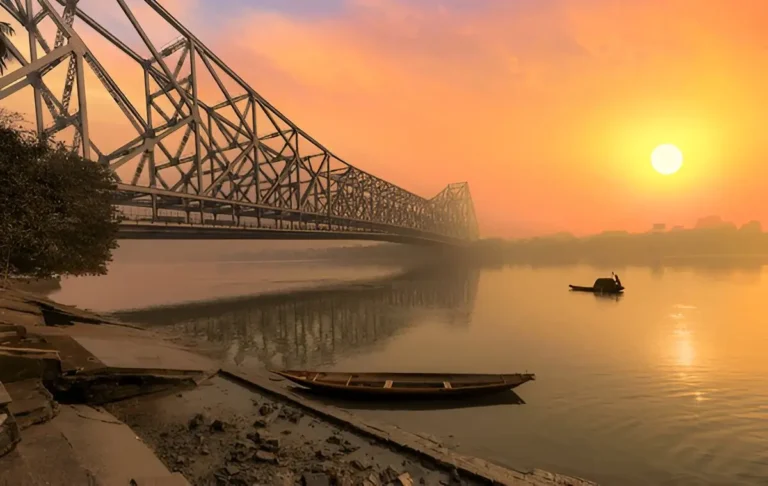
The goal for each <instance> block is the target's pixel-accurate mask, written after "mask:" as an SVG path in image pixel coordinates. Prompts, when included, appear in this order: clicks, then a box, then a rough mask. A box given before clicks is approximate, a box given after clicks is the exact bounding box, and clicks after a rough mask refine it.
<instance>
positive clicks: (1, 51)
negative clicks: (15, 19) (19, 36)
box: [0, 22, 15, 74]
mask: <svg viewBox="0 0 768 486" xmlns="http://www.w3.org/2000/svg"><path fill="white" fill-rule="evenodd" d="M13 34H15V32H14V31H13V27H11V24H9V23H8V22H0V74H3V71H5V70H6V68H7V66H6V64H5V63H6V61H8V60H9V59H10V58H11V50H10V49H8V43H9V42H10V41H9V40H8V37H7V36H10V35H13Z"/></svg>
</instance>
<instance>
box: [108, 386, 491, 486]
mask: <svg viewBox="0 0 768 486" xmlns="http://www.w3.org/2000/svg"><path fill="white" fill-rule="evenodd" d="M107 408H108V410H109V411H110V412H111V413H112V414H113V415H115V416H116V417H118V418H119V419H120V420H123V421H124V422H126V423H127V424H128V425H129V426H130V427H131V428H132V429H133V430H134V431H136V433H137V434H138V435H139V436H140V437H141V438H142V439H143V440H144V441H146V442H147V443H148V444H150V445H151V446H152V448H153V449H154V450H155V451H156V452H157V454H158V457H160V459H161V460H162V461H163V462H164V463H165V464H166V465H167V466H168V468H169V469H171V470H174V471H178V472H181V473H182V474H183V475H184V476H185V477H187V478H188V479H189V480H190V482H192V483H193V484H196V485H216V486H220V485H233V486H239V485H244V486H251V485H253V484H265V485H273V484H274V485H286V486H294V485H306V486H325V485H328V486H330V485H336V486H357V485H366V486H395V485H397V486H413V485H420V484H429V485H440V484H443V485H451V486H452V485H459V484H477V483H476V482H475V481H469V480H466V479H464V480H463V479H462V478H460V477H458V476H457V473H453V474H452V473H451V472H450V471H445V470H442V469H440V468H438V467H437V465H436V464H432V463H430V462H427V461H424V460H420V459H419V458H418V457H416V456H412V455H410V454H407V453H404V452H402V451H398V450H393V449H390V448H389V447H387V446H385V445H382V444H379V443H378V442H376V441H372V440H370V439H369V438H366V437H363V436H361V435H358V434H356V433H354V432H352V431H348V430H344V429H342V428H340V427H337V426H334V425H331V424H329V423H327V422H324V421H321V420H319V419H318V418H316V417H314V416H312V415H309V414H307V413H305V412H304V411H302V410H300V409H298V408H296V407H295V406H293V405H292V404H289V403H282V402H280V401H278V400H273V399H271V398H269V397H267V396H264V395H256V394H254V393H253V392H251V391H250V390H246V389H244V388H242V387H241V386H239V385H237V384H235V383H233V382H231V381H230V380H227V379H225V378H223V377H219V376H217V377H215V378H213V379H211V380H210V382H209V383H207V384H206V385H205V386H202V387H200V388H197V389H194V390H188V391H183V392H180V393H175V394H165V395H155V396H148V397H144V398H137V399H135V400H130V401H126V402H118V403H114V404H111V405H108V406H107Z"/></svg>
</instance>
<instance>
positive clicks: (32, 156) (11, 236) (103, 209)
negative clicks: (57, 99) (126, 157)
mask: <svg viewBox="0 0 768 486" xmlns="http://www.w3.org/2000/svg"><path fill="white" fill-rule="evenodd" d="M22 122H23V119H22V117H21V116H20V115H18V114H15V113H10V112H8V111H5V110H2V109H0V271H2V275H3V277H4V278H3V280H7V278H8V277H9V276H11V277H15V276H25V277H37V278H47V277H54V276H62V275H88V274H103V273H106V266H107V263H108V262H109V261H110V260H111V254H112V250H113V249H114V248H115V247H116V246H117V245H116V238H117V230H118V224H119V223H118V218H117V214H116V212H115V209H114V208H113V206H112V189H114V183H115V181H114V177H113V175H112V173H111V172H110V171H109V169H108V168H106V167H103V166H101V165H100V164H97V163H94V162H92V161H88V160H84V159H83V158H81V157H80V156H78V155H77V154H75V153H73V152H72V151H71V149H69V148H68V147H65V146H64V145H62V144H60V143H54V142H53V141H50V140H42V139H40V138H38V137H37V134H36V133H33V132H31V131H28V130H25V129H24V128H22Z"/></svg>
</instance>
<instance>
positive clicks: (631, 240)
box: [472, 216, 768, 265]
mask: <svg viewBox="0 0 768 486" xmlns="http://www.w3.org/2000/svg"><path fill="white" fill-rule="evenodd" d="M472 253H473V256H474V258H476V259H479V260H482V261H486V262H498V263H501V262H504V263H541V264H570V263H617V264H642V265H647V264H658V263H661V262H663V261H664V260H669V259H689V258H699V257H725V256H740V257H743V256H754V257H766V258H768V233H765V232H763V229H762V225H761V223H760V222H759V221H751V222H749V223H746V224H744V225H742V226H741V227H737V226H736V225H735V224H733V223H729V222H725V221H723V220H722V219H721V218H720V217H718V216H709V217H706V218H702V219H700V220H699V222H698V223H697V224H696V226H695V227H694V228H691V229H685V228H681V227H676V228H673V229H672V230H668V231H667V230H664V231H649V232H646V233H629V232H627V231H605V232H603V233H600V234H597V235H593V236H587V237H583V238H577V237H575V236H573V235H571V234H568V233H560V234H555V235H551V236H542V237H536V238H528V239H519V240H502V239H486V240H481V241H479V242H477V243H476V244H475V247H474V248H473V252H472Z"/></svg>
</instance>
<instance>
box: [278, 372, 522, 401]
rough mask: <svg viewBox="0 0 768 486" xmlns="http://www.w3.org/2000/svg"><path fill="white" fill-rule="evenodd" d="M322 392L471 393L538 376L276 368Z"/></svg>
mask: <svg viewBox="0 0 768 486" xmlns="http://www.w3.org/2000/svg"><path fill="white" fill-rule="evenodd" d="M272 373H275V374H277V375H280V376H282V377H283V378H286V379H288V380H290V381H292V382H294V383H296V384H298V385H302V386H305V387H307V388H310V389H312V390H315V391H318V392H324V393H328V394H334V395H347V396H358V397H371V398H401V399H402V398H411V399H414V398H447V397H468V396H474V395H483V394H488V393H497V392H501V391H506V390H511V389H513V388H515V387H517V386H520V385H522V384H523V383H525V382H527V381H531V380H535V379H536V376H535V375H534V374H532V373H524V374H520V373H516V374H500V375H491V374H487V375H486V374H466V373H446V374H440V373H344V372H324V371H305V370H282V371H272Z"/></svg>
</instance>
